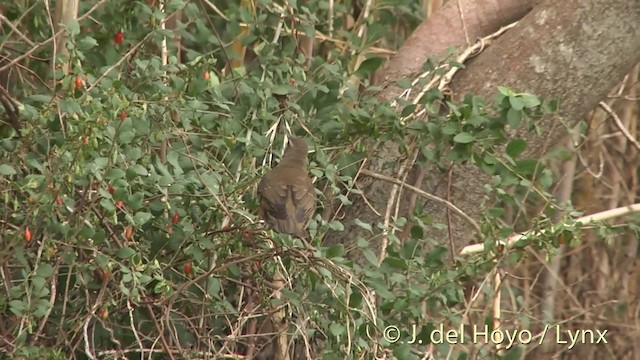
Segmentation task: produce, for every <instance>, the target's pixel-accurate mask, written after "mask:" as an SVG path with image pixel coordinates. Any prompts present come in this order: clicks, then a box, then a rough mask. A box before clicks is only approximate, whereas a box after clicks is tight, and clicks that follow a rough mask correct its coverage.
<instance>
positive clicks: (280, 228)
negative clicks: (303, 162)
mask: <svg viewBox="0 0 640 360" xmlns="http://www.w3.org/2000/svg"><path fill="white" fill-rule="evenodd" d="M258 195H259V196H260V216H261V217H262V218H263V219H264V220H265V221H266V223H267V224H268V225H269V226H270V227H271V228H273V229H274V230H275V231H277V232H280V233H285V234H291V235H295V236H298V237H304V236H305V227H306V225H307V223H308V222H309V220H310V219H311V216H312V215H313V212H314V210H315V205H316V197H315V193H314V189H313V183H312V182H311V178H309V175H308V173H307V171H306V169H304V168H301V167H283V166H280V165H278V166H276V167H275V168H273V169H272V170H271V171H269V172H268V173H266V174H265V175H264V176H263V177H262V179H261V180H260V183H259V184H258Z"/></svg>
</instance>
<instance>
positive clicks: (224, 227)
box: [222, 225, 231, 231]
mask: <svg viewBox="0 0 640 360" xmlns="http://www.w3.org/2000/svg"><path fill="white" fill-rule="evenodd" d="M230 230H231V227H230V226H228V225H227V226H223V227H222V231H230Z"/></svg>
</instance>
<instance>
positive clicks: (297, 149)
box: [281, 137, 309, 166]
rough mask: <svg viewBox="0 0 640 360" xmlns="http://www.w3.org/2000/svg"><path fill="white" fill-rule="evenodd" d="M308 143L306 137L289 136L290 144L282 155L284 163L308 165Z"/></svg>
mask: <svg viewBox="0 0 640 360" xmlns="http://www.w3.org/2000/svg"><path fill="white" fill-rule="evenodd" d="M308 149H309V148H308V147H307V143H306V142H305V141H304V138H301V137H292V138H289V145H288V146H287V148H286V149H285V151H284V155H283V156H282V161H281V163H282V164H285V165H297V166H300V165H305V166H306V165H307V152H308Z"/></svg>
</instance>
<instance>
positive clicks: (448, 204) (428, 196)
mask: <svg viewBox="0 0 640 360" xmlns="http://www.w3.org/2000/svg"><path fill="white" fill-rule="evenodd" d="M362 175H366V176H369V177H372V178H375V179H379V180H383V181H387V182H390V183H393V184H396V185H401V184H402V182H401V181H400V180H398V179H394V178H392V177H389V176H385V175H382V174H378V173H375V172H372V171H369V170H362ZM403 186H404V187H406V188H407V189H409V190H411V191H414V192H415V193H417V194H418V195H420V196H422V197H424V198H426V199H428V200H432V201H435V202H438V203H440V204H442V205H444V206H446V207H447V208H449V209H451V210H452V211H453V212H455V213H456V214H458V215H460V216H462V217H463V218H464V219H465V220H467V221H468V222H469V223H470V224H471V226H473V228H474V229H475V230H476V232H477V233H478V235H479V236H482V232H481V230H480V226H479V225H478V223H476V221H475V220H473V219H472V218H471V217H470V216H469V215H467V214H465V213H464V211H462V210H460V209H459V208H458V207H457V206H455V205H454V204H452V203H451V202H449V201H447V200H444V199H441V198H439V197H437V196H435V195H431V194H429V193H428V192H426V191H424V190H421V189H418V188H417V187H415V186H411V185H407V184H404V185H403Z"/></svg>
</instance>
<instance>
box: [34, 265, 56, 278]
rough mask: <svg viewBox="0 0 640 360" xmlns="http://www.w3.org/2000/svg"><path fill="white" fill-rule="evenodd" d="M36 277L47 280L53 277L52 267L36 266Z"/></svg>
mask: <svg viewBox="0 0 640 360" xmlns="http://www.w3.org/2000/svg"><path fill="white" fill-rule="evenodd" d="M36 275H38V276H42V277H43V278H48V277H50V276H51V275H53V266H51V265H50V264H47V263H42V264H40V266H38V269H37V270H36Z"/></svg>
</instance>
